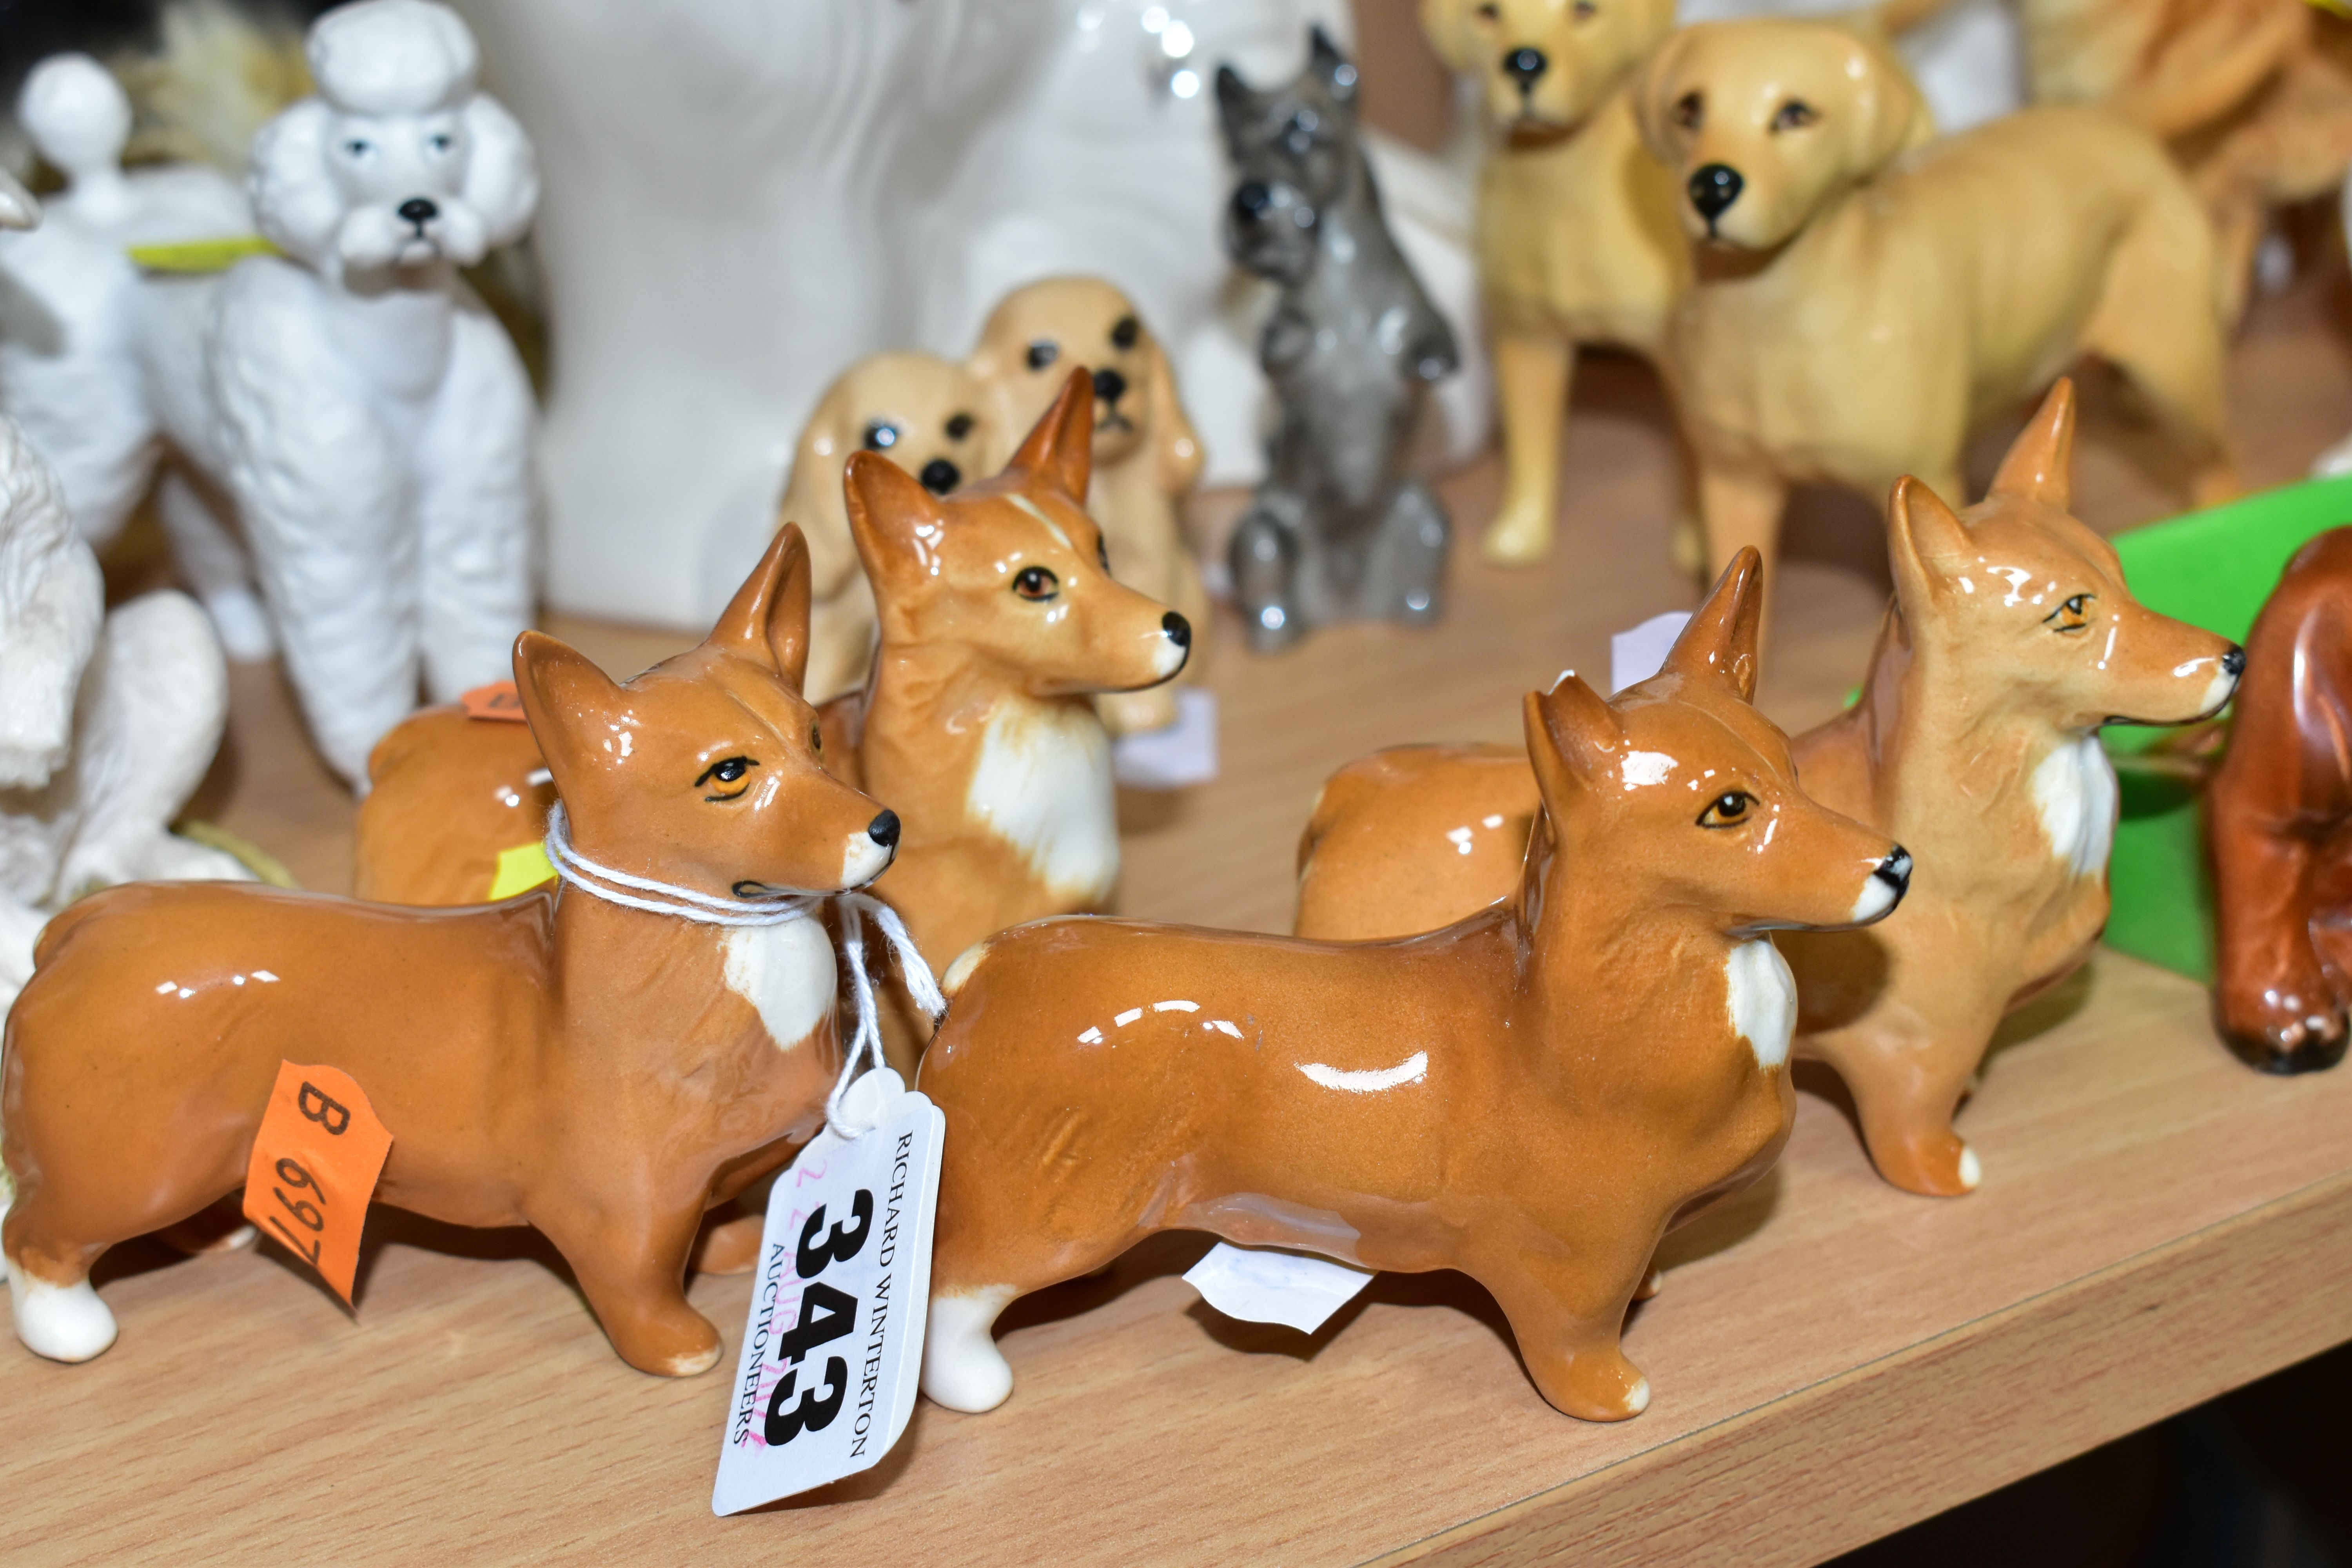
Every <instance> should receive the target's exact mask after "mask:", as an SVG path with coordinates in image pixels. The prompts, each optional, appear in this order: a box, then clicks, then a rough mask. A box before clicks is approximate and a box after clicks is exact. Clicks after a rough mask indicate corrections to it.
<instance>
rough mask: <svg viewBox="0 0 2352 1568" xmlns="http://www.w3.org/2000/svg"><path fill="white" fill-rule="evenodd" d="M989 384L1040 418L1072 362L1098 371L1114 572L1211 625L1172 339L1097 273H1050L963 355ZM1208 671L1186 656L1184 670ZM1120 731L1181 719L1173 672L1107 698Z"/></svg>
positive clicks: (1092, 501)
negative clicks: (1187, 513)
mask: <svg viewBox="0 0 2352 1568" xmlns="http://www.w3.org/2000/svg"><path fill="white" fill-rule="evenodd" d="M965 363H966V366H967V368H969V369H970V370H971V374H973V375H974V376H976V377H978V378H979V380H980V383H981V384H982V386H984V387H985V388H987V390H988V393H989V395H990V399H991V403H992V409H993V412H994V414H995V416H996V423H997V427H998V428H1000V429H1003V430H1026V429H1028V428H1029V427H1030V426H1033V425H1034V424H1035V423H1036V422H1037V420H1038V419H1039V417H1041V416H1043V415H1044V414H1045V410H1046V408H1047V407H1049V406H1050V405H1052V403H1053V401H1054V399H1055V395H1058V394H1059V393H1060V391H1061V390H1062V386H1063V384H1064V383H1065V382H1066V381H1067V380H1068V379H1069V373H1070V372H1071V371H1072V370H1073V369H1075V368H1079V367H1083V368H1085V369H1087V370H1088V371H1090V372H1092V373H1093V376H1094V389H1095V450H1094V459H1095V463H1094V477H1093V480H1092V482H1091V484H1090V486H1089V488H1088V489H1087V514H1088V515H1089V516H1091V517H1092V518H1093V519H1094V520H1095V521H1097V522H1098V523H1100V524H1101V525H1102V531H1103V544H1104V546H1105V548H1107V549H1108V551H1109V552H1110V564H1111V571H1112V572H1113V573H1114V574H1116V575H1117V576H1118V580H1119V581H1120V582H1122V583H1125V584H1128V585H1129V587H1132V588H1135V589H1138V590H1139V591H1140V592H1142V593H1145V594H1148V595H1150V596H1151V597H1153V598H1155V599H1158V600H1160V601H1161V602H1162V603H1164V604H1166V605H1170V606H1171V607H1172V608H1173V609H1174V610H1175V611H1176V612H1177V614H1179V615H1181V616H1183V617H1184V618H1185V619H1186V620H1188V621H1190V622H1192V624H1193V625H1194V626H1206V625H1207V624H1208V615H1209V595H1208V591H1207V590H1206V589H1205V588H1203V587H1202V584H1201V568H1200V564H1199V563H1197V562H1195V561H1194V560H1193V559H1192V547H1191V545H1190V544H1189V543H1187V542H1186V541H1185V538H1184V520H1183V517H1182V514H1181V511H1180V510H1179V502H1180V501H1181V500H1182V498H1183V497H1184V496H1185V495H1186V494H1187V493H1189V492H1190V491H1191V490H1192V487H1193V485H1194V484H1195V483H1196V482H1197V481H1198V480H1199V479H1200V477H1201V464H1202V451H1201V442H1200V438H1199V437H1197V436H1196V435H1194V434H1193V430H1192V420H1190V419H1189V418H1187V417H1186V416H1185V413H1184V405H1183V401H1182V400H1181V398H1180V397H1178V395H1177V394H1176V378H1175V376H1174V375H1173V374H1171V371H1170V368H1169V356H1168V350H1167V348H1166V346H1165V345H1164V344H1162V343H1161V342H1160V340H1159V339H1158V338H1156V337H1154V336H1153V335H1152V333H1151V330H1150V328H1149V327H1148V326H1146V325H1145V324H1144V321H1143V317H1142V314H1141V312H1140V311H1139V310H1137V309H1136V306H1135V302H1134V301H1133V300H1129V298H1128V297H1127V296H1126V295H1125V294H1122V293H1121V292H1119V290H1118V289H1116V288H1114V287H1113V286H1112V285H1110V284H1109V283H1107V282H1105V281H1104V280H1103V279H1099V278H1048V279H1045V280H1044V281H1042V282H1037V283H1031V284H1028V285H1026V286H1025V287H1024V288H1020V289H1014V290H1013V292H1012V293H1010V294H1008V295H1006V296H1005V297H1004V299H1003V301H1001V302H1000V303H999V304H998V305H997V307H996V309H995V310H993V311H992V312H990V314H989V318H988V324H987V325H986V326H985V327H983V328H982V329H981V334H980V346H979V347H978V348H977V349H975V350H973V351H972V355H971V359H969V360H968V361H966V362H965ZM1199 673H1200V671H1199V668H1198V661H1197V660H1195V661H1194V662H1192V663H1188V664H1187V665H1186V666H1185V667H1184V671H1183V674H1182V675H1181V676H1180V677H1178V679H1180V680H1182V679H1192V678H1195V677H1197V676H1198V674H1199ZM1097 708H1098V709H1099V710H1100V711H1101V713H1102V716H1103V722H1104V724H1105V725H1106V726H1108V729H1109V730H1110V732H1111V733H1112V734H1114V735H1125V734H1140V733H1144V732H1147V731H1152V730H1164V729H1166V728H1167V727H1168V726H1169V725H1171V724H1172V723H1174V722H1175V721H1176V682H1175V681H1170V682H1168V683H1166V684H1164V685H1160V686H1155V687H1152V688H1150V689H1148V690H1144V691H1135V692H1120V693H1115V694H1109V695H1106V696H1104V697H1103V698H1101V699H1100V700H1098V701H1097Z"/></svg>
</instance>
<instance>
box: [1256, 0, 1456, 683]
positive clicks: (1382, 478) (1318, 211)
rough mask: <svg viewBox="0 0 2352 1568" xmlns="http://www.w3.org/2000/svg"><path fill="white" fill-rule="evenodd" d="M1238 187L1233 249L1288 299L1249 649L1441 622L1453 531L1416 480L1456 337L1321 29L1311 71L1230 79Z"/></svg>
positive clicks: (1272, 327) (1271, 344)
mask: <svg viewBox="0 0 2352 1568" xmlns="http://www.w3.org/2000/svg"><path fill="white" fill-rule="evenodd" d="M1217 110H1218V114H1219V117H1220V119H1221V121H1222V122H1223V126H1224V132H1225V146H1226V149H1227V150H1228V151H1229V152H1230V153H1232V155H1233V160H1234V163H1235V164H1236V165H1237V166H1238V167H1239V169H1240V171H1241V176H1242V178H1241V184H1240V185H1239V186H1238V187H1237V188H1236V189H1235V190H1234V199H1233V202H1232V204H1231V205H1229V206H1228V207H1227V208H1226V211H1225V245H1226V248H1228V249H1229V250H1231V251H1232V252H1233V257H1234V260H1235V261H1237V262H1239V263H1240V264H1241V265H1242V266H1243V267H1244V268H1247V269H1248V270H1250V271H1252V272H1255V273H1256V274H1257V275H1258V276H1260V277H1262V278H1266V279H1272V280H1273V281H1274V282H1276V283H1277V284H1279V285H1281V289H1282V294H1281V299H1280V300H1279V302H1278V303H1277V304H1276V307H1275V311H1274V315H1273V318H1272V319H1271V320H1269V321H1267V322H1266V325H1265V336H1264V338H1263V339H1262V340H1261V341H1260V344H1259V356H1260V359H1261V360H1262V362H1263V363H1264V364H1265V371H1266V374H1267V375H1268V376H1270V377H1271V378H1272V379H1273V382H1274V388H1275V396H1276V401H1277V402H1278V403H1279V404H1280V405H1281V423H1280V426H1279V427H1278V428H1277V429H1276V433H1275V436H1274V439H1273V444H1272V445H1271V447H1269V448H1268V452H1267V459H1268V468H1269V472H1268V474H1267V476H1266V480H1265V484H1263V485H1261V486H1260V487H1258V490H1257V493H1256V495H1255V496H1254V497H1253V498H1252V499H1251V501H1250V507H1249V510H1248V511H1246V512H1244V514H1243V516H1242V520H1241V522H1240V524H1239V525H1238V526H1237V527H1236V528H1235V530H1234V537H1233V543H1232V554H1231V560H1232V565H1233V576H1234V601H1235V603H1236V604H1237V605H1239V606H1240V608H1241V612H1242V618H1243V620H1244V623H1245V624H1246V625H1247V626H1248V628H1249V637H1250V645H1251V646H1252V647H1255V648H1258V649H1261V650H1265V649H1271V648H1277V647H1286V646H1287V645H1288V644H1290V643H1293V642H1296V641H1297V639H1298V638H1300V637H1304V636H1305V635H1306V634H1307V630H1308V629H1309V628H1310V627H1313V626H1324V625H1328V624H1329V623H1331V622H1335V621H1342V620H1383V619H1387V620H1402V621H1410V622H1426V621H1431V620H1434V619H1435V618H1436V617H1437V616H1438V614H1439V611H1440V609H1441V608H1442V604H1441V599H1442V595H1443V590H1444V576H1445V547H1446V541H1447V538H1448V536H1449V533H1450V528H1451V525H1450V524H1449V523H1448V522H1447V521H1446V517H1445V512H1444V509H1443V508H1442V507H1440V506H1439V505H1438V502H1437V498H1436V497H1435V496H1433V495H1432V494H1431V493H1430V492H1429V490H1428V489H1427V488H1426V487H1424V486H1423V485H1422V484H1421V483H1420V482H1419V481H1418V480H1414V479H1406V478H1405V477H1404V473H1403V470H1404V458H1405V442H1406V437H1407V435H1408V433H1409V432H1410V430H1411V429H1412V421H1413V417H1414V415H1415V413H1416V411H1417V410H1418V409H1419V407H1420V405H1421V402H1422V397H1423V392H1424V391H1425V390H1426V388H1427V385H1428V384H1429V383H1431V382H1433V381H1435V380H1437V379H1439V378H1440V377H1442V376H1445V375H1449V374H1452V373H1453V372H1454V369H1455V367H1456V365H1457V364H1458V363H1459V360H1458V356H1457V355H1456V354H1455V353H1454V334H1453V333H1452V331H1449V330H1448V329H1447V327H1446V325H1445V321H1444V318H1443V317H1441V316H1439V315H1438V313H1437V311H1436V310H1435V309H1434V308H1433V307H1432V306H1431V304H1430V302H1429V299H1428V296H1427V295H1425V294H1423V292H1422V288H1421V285H1420V283H1419V282H1417V281H1416V280H1415V279H1414V278H1413V275H1412V269H1411V268H1408V267H1407V266H1406V265H1405V262H1404V258H1403V257H1402V256H1401V255H1400V254H1398V251H1397V247H1396V243H1395V241H1394V240H1392V239H1391V238H1390V237H1389V231H1388V227H1387V225H1386V224H1385V223H1384V222H1383V221H1382V220H1381V201H1380V193H1379V192H1378V191H1377V190H1375V189H1374V188H1373V185H1372V176H1371V172H1370V169H1369V168H1367V167H1366V165H1365V163H1364V154H1363V151H1362V149H1361V148H1360V147H1359V146H1358V145H1357V141H1356V115H1357V103H1356V68H1355V67H1354V66H1352V65H1349V63H1348V61H1347V60H1346V59H1345V58H1342V57H1341V55H1340V53H1339V50H1338V49H1337V48H1336V47H1333V46H1332V43H1331V40H1330V39H1329V38H1328V37H1325V36H1324V34H1323V32H1322V29H1320V28H1317V29H1315V30H1314V32H1313V35H1312V39H1311V47H1310V50H1309V55H1308V58H1307V68H1306V70H1305V71H1303V72H1301V73H1300V74H1299V75H1298V77H1297V79H1294V80H1292V81H1290V82H1287V83H1286V84H1284V85H1283V86H1281V87H1278V88H1274V89H1269V90H1267V91H1265V92H1255V91H1253V90H1251V89H1250V88H1249V87H1248V86H1247V85H1246V84H1245V83H1244V82H1243V80H1242V79H1241V78H1240V77H1239V76H1238V75H1236V74H1235V73H1234V70H1233V69H1232V68H1230V67H1220V68H1218V71H1217Z"/></svg>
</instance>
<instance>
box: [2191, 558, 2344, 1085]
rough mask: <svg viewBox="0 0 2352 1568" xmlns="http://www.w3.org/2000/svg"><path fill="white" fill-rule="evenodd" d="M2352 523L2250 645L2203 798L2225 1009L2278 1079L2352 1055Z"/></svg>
mask: <svg viewBox="0 0 2352 1568" xmlns="http://www.w3.org/2000/svg"><path fill="white" fill-rule="evenodd" d="M2347 735H2352V528H2337V529H2331V530H2329V531H2327V532H2326V533H2323V534H2321V535H2320V536H2319V537H2318V538H2316V539H2315V540H2313V541H2312V542H2310V543H2308V544H2306V545H2305V546H2304V547H2303V549H2302V550H2301V551H2299V552H2296V554H2295V557H2294V560H2293V561H2291V562H2289V563H2287V568H2286V572H2285V574H2284V575H2283V576H2281V577H2280V579H2279V584H2278V587H2277V588H2276V589H2274V590H2273V592H2272V594H2271V596H2270V599H2269V602H2268V603H2266V604H2264V605H2263V613H2262V615H2261V616H2259V617H2257V618H2256V620H2255V621H2254V629H2253V631H2252V634H2251V635H2249V636H2248V637H2247V638H2246V679H2245V683H2244V684H2243V685H2242V686H2241V687H2239V689H2238V696H2237V707H2236V709H2235V710H2234V711H2233V713H2232V716H2231V722H2230V742H2229V750H2228V752H2226V753H2225V754H2224V755H2223V757H2222V759H2221V768H2220V770H2219V771H2218V772H2217V773H2215V774H2214V775H2213V780H2212V783H2211V784H2210V788H2209V789H2208V792H2207V794H2206V797H2205V837H2206V843H2207V845H2208V847H2209V848H2210V854H2209V856H2208V859H2209V860H2210V864H2211V866H2212V868H2213V916H2214V939H2215V949H2216V952H2215V957H2216V960H2217V962H2216V964H2215V968H2216V971H2217V973H2216V974H2215V976H2214V982H2213V1015H2214V1020H2215V1022H2216V1023H2217V1024H2218V1025H2219V1026H2220V1027H2221V1037H2222V1039H2223V1040H2224V1041H2225V1042H2226V1043H2227V1044H2228V1045H2229V1047H2230V1048H2231V1050H2232V1051H2234V1052H2236V1053H2237V1054H2238V1056H2239V1057H2240V1058H2242V1060H2244V1061H2245V1062H2247V1063H2248V1064H2249V1065H2251V1066H2253V1067H2258V1068H2262V1069H2263V1070H2264V1071H2266V1072H2277V1073H2295V1072H2311V1071H2315V1070H2316V1069H2318V1068H2331V1067H2334V1066H2335V1065H2336V1063H2337V1062H2339V1061H2342V1060H2343V1059H2344V1044H2345V1008H2346V1006H2347V1004H2352V942H2347V922H2346V920H2345V911H2346V909H2347V905H2352V876H2347V871H2352V861H2347V858H2346V854H2345V847H2346V843H2347V840H2346V838H2345V835H2344V825H2345V823H2346V821H2347V818H2352V756H2347V751H2348V750H2352V748H2347V744H2346V737H2347Z"/></svg>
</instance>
